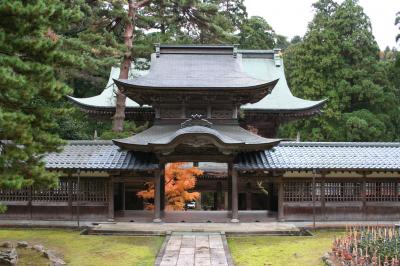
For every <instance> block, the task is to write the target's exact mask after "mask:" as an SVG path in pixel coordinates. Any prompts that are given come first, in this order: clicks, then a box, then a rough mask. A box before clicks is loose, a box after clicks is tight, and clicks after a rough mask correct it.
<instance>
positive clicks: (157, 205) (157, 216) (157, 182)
mask: <svg viewBox="0 0 400 266" xmlns="http://www.w3.org/2000/svg"><path fill="white" fill-rule="evenodd" d="M161 175H162V171H161V166H160V169H157V170H155V171H154V218H153V222H154V223H160V222H161V221H162V220H161Z"/></svg>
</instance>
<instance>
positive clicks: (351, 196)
mask: <svg viewBox="0 0 400 266" xmlns="http://www.w3.org/2000/svg"><path fill="white" fill-rule="evenodd" d="M359 200H361V184H360V183H357V182H356V183H354V182H326V183H325V201H327V202H332V201H338V202H340V201H359Z"/></svg>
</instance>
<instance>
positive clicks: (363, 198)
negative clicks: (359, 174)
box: [361, 173, 367, 219]
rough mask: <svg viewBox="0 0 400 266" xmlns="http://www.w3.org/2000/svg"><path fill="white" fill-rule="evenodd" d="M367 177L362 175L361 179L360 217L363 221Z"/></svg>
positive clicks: (365, 213)
mask: <svg viewBox="0 0 400 266" xmlns="http://www.w3.org/2000/svg"><path fill="white" fill-rule="evenodd" d="M366 178H367V175H366V174H365V173H363V178H362V182H361V203H362V207H361V211H362V217H363V219H366V217H367V180H366Z"/></svg>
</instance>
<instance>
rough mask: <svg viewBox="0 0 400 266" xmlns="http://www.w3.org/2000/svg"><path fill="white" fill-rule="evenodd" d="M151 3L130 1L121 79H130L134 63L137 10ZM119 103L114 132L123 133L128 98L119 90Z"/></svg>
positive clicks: (148, 0)
mask: <svg viewBox="0 0 400 266" xmlns="http://www.w3.org/2000/svg"><path fill="white" fill-rule="evenodd" d="M149 3H150V0H143V1H140V2H138V3H136V2H135V1H134V0H128V18H129V19H128V21H127V23H126V25H125V31H124V44H125V47H126V51H125V53H124V58H123V59H122V62H121V66H120V72H119V79H128V75H129V69H130V67H131V63H132V43H133V33H134V30H135V19H136V12H137V9H138V8H140V7H143V6H145V5H147V4H149ZM116 96H117V101H116V106H115V114H114V116H113V128H112V130H113V131H114V132H121V131H123V130H124V121H125V102H126V96H125V95H124V94H123V93H122V92H121V91H120V90H119V89H118V90H117V92H116Z"/></svg>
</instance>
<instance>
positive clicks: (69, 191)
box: [67, 174, 74, 220]
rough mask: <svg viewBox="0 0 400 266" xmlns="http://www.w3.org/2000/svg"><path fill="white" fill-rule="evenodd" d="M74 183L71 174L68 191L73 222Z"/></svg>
mask: <svg viewBox="0 0 400 266" xmlns="http://www.w3.org/2000/svg"><path fill="white" fill-rule="evenodd" d="M72 186H73V182H72V177H71V174H69V175H68V180H67V189H68V208H69V211H70V213H71V220H72V219H73V216H74V209H73V207H72V196H73V193H74V191H73V187H72Z"/></svg>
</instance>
